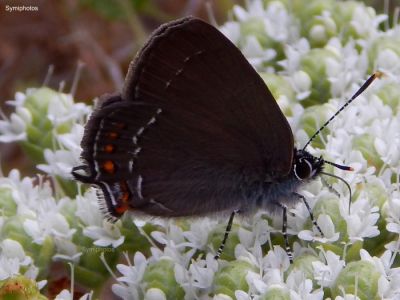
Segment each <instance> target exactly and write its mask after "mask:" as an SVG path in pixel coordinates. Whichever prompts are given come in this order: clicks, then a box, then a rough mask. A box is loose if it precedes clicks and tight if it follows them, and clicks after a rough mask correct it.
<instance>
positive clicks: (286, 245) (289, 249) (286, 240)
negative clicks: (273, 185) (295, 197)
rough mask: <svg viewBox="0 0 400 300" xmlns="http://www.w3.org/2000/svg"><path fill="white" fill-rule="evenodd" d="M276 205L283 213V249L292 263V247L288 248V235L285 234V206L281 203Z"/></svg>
mask: <svg viewBox="0 0 400 300" xmlns="http://www.w3.org/2000/svg"><path fill="white" fill-rule="evenodd" d="M278 205H279V206H280V207H281V208H282V213H283V219H282V234H283V239H284V240H285V250H286V253H287V255H288V256H289V261H290V263H291V264H292V263H293V253H292V249H291V248H290V245H289V240H288V236H287V206H286V205H285V204H282V203H278Z"/></svg>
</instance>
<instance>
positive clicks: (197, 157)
mask: <svg viewBox="0 0 400 300" xmlns="http://www.w3.org/2000/svg"><path fill="white" fill-rule="evenodd" d="M121 97H122V101H121V103H120V104H111V105H116V106H118V107H116V108H115V109H114V111H113V112H114V113H113V114H112V115H113V116H112V117H109V113H108V111H107V112H106V109H110V107H111V105H109V107H108V108H107V106H105V107H104V108H101V109H100V111H102V110H104V111H103V113H97V114H98V115H99V116H100V115H101V116H102V118H103V119H101V120H97V119H96V124H100V122H102V126H101V128H103V129H104V128H106V129H107V130H108V131H110V130H111V129H112V128H117V127H115V126H117V125H115V124H118V123H123V124H124V126H122V127H121V129H119V130H120V136H121V138H120V139H117V140H116V145H118V147H119V148H120V149H123V151H125V150H127V151H126V153H122V152H121V153H120V155H119V156H118V157H117V156H115V157H114V158H113V163H114V164H115V166H116V167H118V168H119V167H120V165H121V166H123V167H122V168H123V170H124V172H120V173H118V171H116V173H118V175H116V177H114V179H108V177H107V176H108V175H107V174H105V175H103V174H100V175H97V179H96V180H100V179H101V180H103V181H106V182H116V181H121V180H123V181H124V182H125V183H126V185H127V186H128V187H129V191H130V194H129V196H130V207H131V208H134V209H136V210H138V211H142V212H145V213H148V214H152V215H161V216H164V215H165V216H185V215H201V214H206V213H210V212H218V211H223V210H232V209H235V208H239V207H240V206H241V205H243V204H242V201H243V200H244V198H245V197H246V195H245V194H246V193H247V191H248V190H249V189H251V188H252V187H253V186H257V185H261V184H263V182H264V181H268V180H269V178H280V177H284V176H286V175H287V174H288V173H289V171H290V169H291V167H292V158H293V135H292V132H291V129H290V126H289V124H288V122H287V120H286V118H285V117H284V116H283V114H282V112H281V111H280V109H279V107H278V105H277V104H276V102H275V100H274V98H273V96H272V94H271V93H270V91H269V90H268V88H267V87H266V85H265V84H264V82H263V81H262V79H261V78H260V77H259V75H258V74H257V73H256V71H255V70H254V69H253V68H252V66H251V65H250V64H249V63H248V62H247V61H246V59H245V58H244V57H243V55H242V54H241V52H240V51H239V50H238V49H237V48H236V47H235V46H234V45H233V44H232V43H231V42H230V41H229V40H228V39H227V38H225V37H224V36H223V35H222V34H221V33H220V32H219V31H218V30H217V29H215V28H214V27H212V26H211V25H209V24H207V23H205V22H203V21H201V20H199V19H195V18H191V17H190V18H184V19H181V20H178V21H174V22H171V23H168V24H166V25H163V26H161V27H160V28H159V29H158V30H157V31H156V32H155V33H154V34H153V35H152V37H151V38H150V40H149V41H148V43H147V44H146V45H145V46H144V48H143V50H142V51H141V52H140V53H139V54H138V56H137V57H136V59H135V61H134V63H133V64H132V65H131V67H130V70H129V72H128V76H127V79H126V83H125V87H124V90H123V93H122V96H121ZM117 111H118V112H117ZM99 119H100V117H99ZM92 123H93V124H94V121H93V122H92ZM108 124H110V125H108ZM113 126H114V127H113ZM90 127H91V123H90V121H89V125H88V126H87V128H90ZM118 128H119V127H118ZM106 134H107V133H106ZM126 134H127V135H126ZM129 134H130V136H129ZM85 135H86V133H85ZM91 136H98V133H96V134H94V133H92V134H91ZM86 140H91V141H92V143H93V147H94V148H96V149H98V147H97V146H100V144H101V143H103V140H102V139H101V138H100V139H97V140H96V138H93V137H92V138H91V139H86ZM100 141H101V142H100ZM276 145H280V148H277V147H276ZM93 147H92V148H93ZM129 149H131V150H129ZM97 152H98V151H97ZM87 156H88V157H89V155H87ZM97 156H98V157H100V155H99V153H97ZM89 159H90V158H89ZM102 159H103V160H104V158H102ZM106 159H107V157H106ZM94 160H96V158H94ZM96 163H97V162H96ZM128 163H129V166H128ZM106 167H107V166H106ZM106 169H107V168H106ZM109 169H110V168H109ZM94 172H96V170H95V171H94ZM102 173H104V172H102ZM110 173H113V172H110ZM125 183H124V184H125ZM114 188H115V187H114ZM116 189H117V190H118V191H120V190H121V188H120V186H117V187H116ZM111 190H113V189H111Z"/></svg>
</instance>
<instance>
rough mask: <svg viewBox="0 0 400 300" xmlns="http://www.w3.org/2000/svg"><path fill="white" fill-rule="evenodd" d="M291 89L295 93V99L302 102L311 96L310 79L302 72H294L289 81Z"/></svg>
mask: <svg viewBox="0 0 400 300" xmlns="http://www.w3.org/2000/svg"><path fill="white" fill-rule="evenodd" d="M290 82H291V84H292V87H293V89H294V90H295V91H296V93H297V95H296V99H297V100H300V101H301V100H304V99H306V98H307V97H308V96H309V95H310V94H311V90H310V89H311V84H312V82H311V78H310V76H308V74H307V73H306V72H304V71H297V72H295V73H294V74H293V75H292V77H291V80H290Z"/></svg>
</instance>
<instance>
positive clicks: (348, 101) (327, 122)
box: [303, 71, 384, 150]
mask: <svg viewBox="0 0 400 300" xmlns="http://www.w3.org/2000/svg"><path fill="white" fill-rule="evenodd" d="M382 76H384V73H382V72H379V71H376V72H375V73H374V74H372V75H371V76H370V77H369V78H368V79H367V80H366V81H365V82H364V84H363V85H362V86H361V87H360V88H359V89H358V90H357V92H355V94H354V95H353V96H352V97H351V98H350V99H349V100H347V101H346V103H345V104H343V106H342V107H341V108H339V110H338V111H337V112H336V113H335V114H334V115H333V116H332V117H330V119H329V120H328V121H326V122H325V124H324V125H322V126H321V128H320V129H318V130H317V132H315V133H314V135H313V136H312V137H311V138H310V139H309V141H308V142H307V144H306V145H305V146H304V147H303V150H305V149H306V148H307V146H308V145H309V144H310V143H311V142H312V141H313V140H314V139H315V137H316V136H317V135H319V134H320V132H321V131H322V130H323V129H324V128H325V127H326V126H327V125H328V124H329V123H330V122H331V121H332V120H333V119H334V118H336V116H337V115H338V114H340V113H341V112H342V111H343V110H344V109H345V108H346V107H347V106H348V105H349V104H350V103H351V102H353V100H354V99H356V98H357V97H358V96H360V94H361V93H362V92H364V91H365V90H366V89H367V88H368V87H369V86H370V84H371V83H372V82H373V81H374V80H375V79H376V78H381V77H382Z"/></svg>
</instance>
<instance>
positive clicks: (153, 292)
mask: <svg viewBox="0 0 400 300" xmlns="http://www.w3.org/2000/svg"><path fill="white" fill-rule="evenodd" d="M144 300H167V296H165V294H164V292H163V291H162V290H160V289H158V288H150V289H148V290H147V291H146V294H145V295H144Z"/></svg>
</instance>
